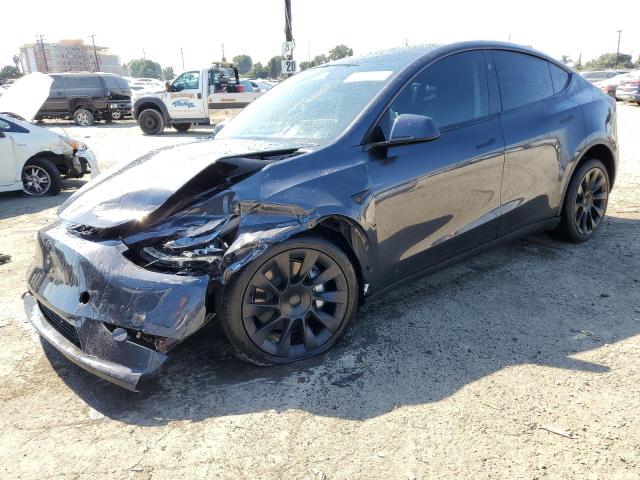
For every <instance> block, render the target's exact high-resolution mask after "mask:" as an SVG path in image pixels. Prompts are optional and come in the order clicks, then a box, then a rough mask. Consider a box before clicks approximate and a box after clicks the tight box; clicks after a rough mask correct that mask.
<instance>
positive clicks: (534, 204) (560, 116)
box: [493, 50, 584, 235]
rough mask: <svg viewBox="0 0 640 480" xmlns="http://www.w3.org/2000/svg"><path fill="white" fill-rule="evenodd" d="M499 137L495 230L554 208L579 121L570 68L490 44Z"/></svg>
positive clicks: (579, 134)
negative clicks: (499, 101)
mask: <svg viewBox="0 0 640 480" xmlns="http://www.w3.org/2000/svg"><path fill="white" fill-rule="evenodd" d="M493 56H494V60H495V65H496V73H497V76H498V84H499V87H500V96H501V99H502V109H503V113H502V114H501V116H500V119H501V124H502V130H503V132H504V138H505V147H506V150H505V167H504V178H503V182H502V195H501V196H502V204H501V215H502V221H501V225H500V231H499V234H500V235H504V234H507V233H509V232H513V231H516V230H518V229H520V228H523V227H526V226H528V225H531V224H535V223H538V222H543V221H545V220H547V219H550V218H552V217H554V216H556V215H557V214H558V209H559V206H560V203H561V201H562V178H563V172H564V170H565V168H566V167H567V166H568V165H569V163H570V162H571V161H572V160H573V158H574V156H575V155H576V153H577V152H578V151H579V150H580V148H581V146H582V142H583V139H584V134H583V129H584V124H583V120H582V114H581V112H580V107H579V106H578V104H577V103H576V102H575V101H574V100H573V99H572V97H571V95H570V94H568V90H569V84H570V82H569V80H570V74H569V73H568V72H567V71H565V70H563V69H561V68H560V67H558V66H556V65H552V64H550V63H549V62H547V61H546V60H544V59H541V58H538V57H535V56H532V55H529V54H525V53H519V52H513V51H507V50H495V51H493Z"/></svg>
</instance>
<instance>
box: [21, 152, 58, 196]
mask: <svg viewBox="0 0 640 480" xmlns="http://www.w3.org/2000/svg"><path fill="white" fill-rule="evenodd" d="M36 178H40V179H45V178H46V182H47V183H46V184H44V183H42V182H39V181H36ZM38 187H39V188H38ZM61 189H62V176H61V175H60V171H59V170H58V167H56V166H55V165H54V164H53V162H51V160H47V159H46V158H34V159H33V160H29V161H28V162H27V163H26V164H25V166H24V167H22V191H23V192H24V193H26V194H27V195H29V196H31V197H43V196H45V195H51V196H54V195H58V194H59V193H60V190H61Z"/></svg>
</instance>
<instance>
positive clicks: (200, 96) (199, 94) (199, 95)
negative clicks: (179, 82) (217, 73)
mask: <svg viewBox="0 0 640 480" xmlns="http://www.w3.org/2000/svg"><path fill="white" fill-rule="evenodd" d="M201 98H202V94H201V93H200V92H198V100H199V99H201Z"/></svg>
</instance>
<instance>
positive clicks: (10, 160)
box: [0, 118, 16, 185]
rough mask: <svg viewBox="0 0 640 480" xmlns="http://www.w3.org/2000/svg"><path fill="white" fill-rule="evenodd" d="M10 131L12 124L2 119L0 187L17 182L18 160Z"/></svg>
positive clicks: (0, 124)
mask: <svg viewBox="0 0 640 480" xmlns="http://www.w3.org/2000/svg"><path fill="white" fill-rule="evenodd" d="M10 129H11V124H10V123H9V122H6V121H5V120H3V119H2V118H0V185H10V184H12V183H14V182H15V181H16V159H15V155H14V152H13V140H12V138H11V134H10V133H9V130H10Z"/></svg>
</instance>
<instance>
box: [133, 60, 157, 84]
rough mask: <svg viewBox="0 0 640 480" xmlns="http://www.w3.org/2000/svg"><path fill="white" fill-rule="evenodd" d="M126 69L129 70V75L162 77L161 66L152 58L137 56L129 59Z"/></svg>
mask: <svg viewBox="0 0 640 480" xmlns="http://www.w3.org/2000/svg"><path fill="white" fill-rule="evenodd" d="M126 67H127V69H128V70H129V71H130V72H131V76H132V77H135V78H139V77H146V78H157V79H158V80H159V79H160V78H161V77H162V67H161V66H160V64H159V63H158V62H154V61H153V60H145V59H144V58H138V59H136V60H131V61H130V62H129V63H127V65H126Z"/></svg>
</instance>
